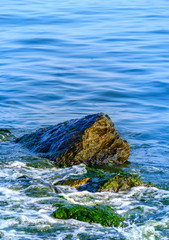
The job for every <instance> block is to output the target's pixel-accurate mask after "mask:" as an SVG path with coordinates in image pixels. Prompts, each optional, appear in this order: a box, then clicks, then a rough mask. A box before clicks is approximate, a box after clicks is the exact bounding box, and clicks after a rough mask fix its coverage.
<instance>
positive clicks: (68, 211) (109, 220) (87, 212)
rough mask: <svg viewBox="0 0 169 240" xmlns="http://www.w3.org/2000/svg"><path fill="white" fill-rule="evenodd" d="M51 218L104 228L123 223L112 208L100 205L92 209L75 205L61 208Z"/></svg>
mask: <svg viewBox="0 0 169 240" xmlns="http://www.w3.org/2000/svg"><path fill="white" fill-rule="evenodd" d="M51 216H52V217H54V218H59V219H76V220H79V221H83V222H88V223H100V224H101V225H102V226H105V227H111V226H115V227H118V226H119V225H120V224H121V223H122V222H123V218H122V217H121V216H120V215H118V214H117V213H115V211H114V209H113V208H111V207H109V206H101V205H100V206H98V205H97V206H93V207H91V206H82V205H77V204H74V205H73V204H72V205H68V206H61V207H59V208H58V209H57V210H56V211H55V212H53V214H52V215H51Z"/></svg>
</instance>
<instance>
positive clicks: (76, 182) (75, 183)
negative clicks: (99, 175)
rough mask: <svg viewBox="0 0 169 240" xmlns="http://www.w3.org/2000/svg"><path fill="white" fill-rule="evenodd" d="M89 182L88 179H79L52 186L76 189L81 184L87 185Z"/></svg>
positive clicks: (60, 182)
mask: <svg viewBox="0 0 169 240" xmlns="http://www.w3.org/2000/svg"><path fill="white" fill-rule="evenodd" d="M89 180H90V178H79V179H67V180H64V181H59V182H57V183H55V184H54V185H62V186H70V187H75V188H76V187H78V186H81V185H82V184H85V183H87V182H88V181H89Z"/></svg>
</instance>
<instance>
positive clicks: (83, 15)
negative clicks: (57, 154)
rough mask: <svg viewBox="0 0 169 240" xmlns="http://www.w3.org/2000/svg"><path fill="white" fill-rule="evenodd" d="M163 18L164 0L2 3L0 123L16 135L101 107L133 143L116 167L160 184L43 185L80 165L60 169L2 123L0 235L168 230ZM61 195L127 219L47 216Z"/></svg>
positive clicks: (166, 32)
mask: <svg viewBox="0 0 169 240" xmlns="http://www.w3.org/2000/svg"><path fill="white" fill-rule="evenodd" d="M168 25H169V2H168V1H167V0H158V1H157V0H149V1H146V0H136V1H125V0H119V1H117V0H114V1H111V0H104V1H101V0H92V1H89V0H82V1H75V0H70V1H69V0H68V1H65V0H62V1H61V0H55V1H54V0H48V1H40V0H34V1H31V0H25V1H19V0H6V1H4V0H2V1H1V2H0V128H6V129H8V130H10V131H11V132H12V134H13V135H14V136H22V135H23V134H25V133H29V132H31V131H34V130H35V129H38V128H40V127H44V126H48V125H51V124H57V123H59V122H62V121H66V120H69V119H72V118H80V117H82V116H85V115H88V114H92V113H97V112H104V113H106V114H109V116H110V117H111V119H112V121H113V122H114V123H115V126H116V130H117V131H118V133H119V134H120V135H121V136H122V138H123V139H126V140H127V141H128V142H129V144H130V146H131V155H130V157H129V163H128V164H124V165H122V166H121V169H122V170H124V171H127V172H130V173H134V174H137V175H139V176H140V177H141V179H142V181H145V182H152V183H154V184H155V185H156V186H157V187H150V188H147V187H136V188H132V189H130V190H128V191H125V192H119V193H105V192H103V193H98V192H96V193H90V192H87V191H83V192H78V191H77V190H76V189H75V188H70V187H63V188H62V193H60V194H59V195H58V194H56V193H55V192H54V191H53V190H52V189H51V188H50V187H49V185H50V184H52V183H54V182H56V181H57V180H61V179H66V178H67V177H69V176H74V175H81V174H83V173H85V171H86V168H85V166H84V165H78V166H74V167H72V168H64V169H59V168H57V167H56V166H55V165H53V164H52V163H51V162H50V161H48V160H47V159H42V158H39V157H38V156H35V155H33V154H32V153H30V152H29V151H28V150H26V149H23V148H22V147H21V146H19V145H17V144H14V143H13V142H12V141H11V140H12V139H13V137H11V136H10V135H9V134H8V133H7V132H6V133H5V132H3V133H2V132H1V134H0V238H1V239H5V240H28V239H31V240H39V239H45V240H46V239H50V240H53V239H57V240H62V239H65V240H66V239H72V240H78V239H79V240H84V239H85V240H86V239H90V240H99V239H107V240H109V239H113V240H114V239H121V240H125V239H128V240H144V239H148V240H157V239H159V240H161V239H163V240H167V239H169V213H168V212H169V206H168V204H169V184H168V178H169V147H168V145H169V50H168V49H169V27H168ZM110 171H111V170H110ZM61 196H62V198H61ZM63 197H64V198H63ZM64 199H66V200H67V201H68V202H69V203H74V204H82V205H88V206H93V205H95V204H107V205H109V206H112V207H114V208H115V210H116V211H117V212H118V213H119V214H120V215H121V216H123V217H124V218H125V219H126V223H127V226H126V227H125V228H121V227H119V228H114V227H109V228H106V227H102V226H101V225H99V224H89V223H84V222H80V221H77V220H59V219H53V218H51V217H50V214H51V213H52V212H53V211H54V210H55V209H56V208H57V204H59V203H62V201H64Z"/></svg>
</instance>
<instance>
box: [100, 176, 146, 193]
mask: <svg viewBox="0 0 169 240" xmlns="http://www.w3.org/2000/svg"><path fill="white" fill-rule="evenodd" d="M137 186H148V185H147V184H145V183H143V182H142V181H141V180H140V179H139V178H137V177H134V176H132V175H130V176H115V177H113V178H110V179H109V180H108V181H106V182H105V183H104V184H103V185H102V186H101V187H100V188H99V190H98V191H99V192H106V191H109V192H118V191H124V190H127V189H129V188H132V187H137Z"/></svg>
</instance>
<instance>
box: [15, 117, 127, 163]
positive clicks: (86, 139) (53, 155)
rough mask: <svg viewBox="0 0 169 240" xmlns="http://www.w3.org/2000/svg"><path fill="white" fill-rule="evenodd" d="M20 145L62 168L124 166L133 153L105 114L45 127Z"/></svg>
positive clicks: (30, 135) (23, 140) (21, 139)
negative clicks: (73, 166) (84, 165)
mask: <svg viewBox="0 0 169 240" xmlns="http://www.w3.org/2000/svg"><path fill="white" fill-rule="evenodd" d="M16 142H18V143H21V144H22V145H23V146H25V147H27V148H29V149H30V150H32V151H34V152H37V153H40V154H41V155H42V156H43V157H46V158H49V159H51V160H53V161H55V162H56V164H57V165H58V166H59V167H67V166H72V165H77V164H80V163H84V164H86V165H88V166H94V165H100V166H104V165H112V164H114V163H124V162H125V161H126V160H127V158H128V156H129V154H130V147H129V144H128V143H127V142H126V141H123V140H122V138H121V137H120V136H119V135H118V133H117V132H116V130H115V128H114V123H113V122H112V121H111V119H110V118H109V116H108V115H105V114H103V113H98V114H93V115H88V116H86V117H84V118H81V119H73V120H70V121H67V122H64V123H60V124H57V125H54V126H49V127H46V128H41V129H39V130H37V131H36V132H34V133H31V134H27V135H24V136H23V137H21V138H18V139H17V140H16Z"/></svg>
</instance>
